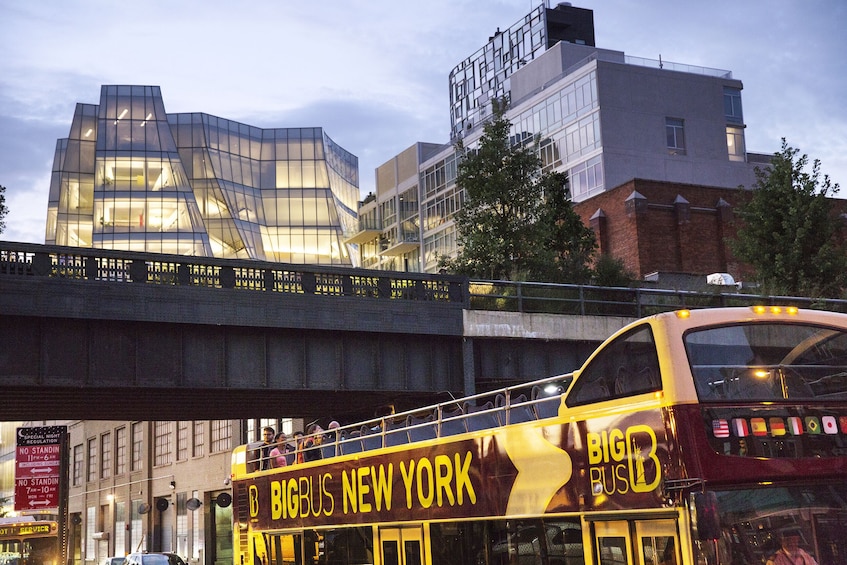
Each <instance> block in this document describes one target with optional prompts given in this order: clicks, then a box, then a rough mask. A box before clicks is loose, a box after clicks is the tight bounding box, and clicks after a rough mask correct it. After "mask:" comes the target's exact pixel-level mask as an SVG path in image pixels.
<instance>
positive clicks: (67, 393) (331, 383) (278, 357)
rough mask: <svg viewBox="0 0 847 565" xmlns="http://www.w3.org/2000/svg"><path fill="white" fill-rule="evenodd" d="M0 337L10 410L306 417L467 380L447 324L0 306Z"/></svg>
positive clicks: (4, 408) (428, 394)
mask: <svg viewBox="0 0 847 565" xmlns="http://www.w3.org/2000/svg"><path fill="white" fill-rule="evenodd" d="M0 343H2V344H3V348H2V350H0V367H2V368H3V370H2V375H0V387H2V389H3V401H2V402H0V420H6V421H13V420H33V419H42V418H48V419H63V418H69V419H109V420H111V419H121V420H133V419H145V420H149V419H158V418H157V416H158V417H160V418H161V419H218V418H221V419H224V418H244V417H251V416H256V417H258V416H267V417H270V416H273V415H285V416H286V417H306V418H308V417H311V416H315V417H317V416H327V415H332V414H350V413H351V412H357V413H360V412H362V411H366V412H372V411H373V410H374V408H375V407H377V406H379V405H382V404H389V403H391V404H399V405H401V406H409V407H411V406H416V405H418V406H419V405H421V404H427V403H431V402H434V401H436V400H443V398H437V392H434V391H451V392H452V393H459V392H461V391H462V390H463V380H462V379H463V372H462V341H461V338H459V337H454V336H427V335H409V334H406V335H404V334H391V333H388V334H366V333H362V332H344V331H337V330H336V331H328V330H304V329H292V328H256V327H233V326H208V325H196V324H175V323H160V322H139V321H115V320H91V319H89V320H84V319H68V318H32V317H23V316H4V315H0ZM365 415H366V416H370V414H365Z"/></svg>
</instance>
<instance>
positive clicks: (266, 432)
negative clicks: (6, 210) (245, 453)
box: [259, 426, 276, 471]
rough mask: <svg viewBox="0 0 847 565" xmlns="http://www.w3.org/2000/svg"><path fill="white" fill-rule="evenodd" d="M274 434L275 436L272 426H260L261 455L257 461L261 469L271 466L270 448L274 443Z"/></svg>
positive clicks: (264, 469)
mask: <svg viewBox="0 0 847 565" xmlns="http://www.w3.org/2000/svg"><path fill="white" fill-rule="evenodd" d="M274 436H276V430H274V429H273V428H272V427H270V426H265V427H264V428H262V446H261V447H260V450H261V454H262V455H261V459H260V461H259V469H260V470H261V471H266V470H268V469H271V468H272V467H273V465H272V464H271V449H273V445H274Z"/></svg>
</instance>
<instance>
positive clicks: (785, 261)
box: [730, 139, 847, 297]
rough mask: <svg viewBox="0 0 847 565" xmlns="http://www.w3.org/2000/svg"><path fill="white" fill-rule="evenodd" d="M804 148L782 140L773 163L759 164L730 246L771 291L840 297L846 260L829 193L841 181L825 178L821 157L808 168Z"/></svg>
mask: <svg viewBox="0 0 847 565" xmlns="http://www.w3.org/2000/svg"><path fill="white" fill-rule="evenodd" d="M799 152H800V151H799V149H794V148H792V147H789V146H788V144H787V143H786V141H785V139H783V140H782V149H781V150H780V151H778V152H777V153H775V154H774V157H773V160H772V161H771V164H770V165H769V166H768V167H766V168H765V169H764V170H761V169H756V184H755V186H754V189H753V190H751V191H745V192H742V201H741V203H740V205H739V207H738V209H737V212H736V213H737V217H738V219H739V220H740V224H739V227H738V232H737V237H736V239H735V240H734V241H731V242H730V245H731V247H732V249H733V251H734V252H735V254H736V256H737V257H738V258H739V259H740V260H742V261H744V262H746V263H748V264H749V265H751V266H752V267H753V269H754V270H755V276H756V278H757V280H758V281H759V283H760V284H761V285H762V287H763V290H764V291H765V292H767V293H770V294H782V295H797V296H812V297H834V296H840V295H841V292H842V290H843V288H844V283H845V274H844V273H845V267H846V266H847V260H845V253H844V249H843V247H842V246H840V245H839V244H838V243H837V239H836V235H837V230H838V223H837V219H836V218H835V217H834V216H833V213H832V203H831V202H830V200H829V199H828V198H827V197H828V196H829V195H834V194H836V193H837V192H838V184H832V183H831V182H830V179H829V176H827V175H823V179H821V173H820V161H818V160H815V161H814V163H813V165H812V170H811V173H808V172H806V170H805V169H806V168H807V165H808V162H809V158H808V156H807V155H802V156H799V157H798V154H799Z"/></svg>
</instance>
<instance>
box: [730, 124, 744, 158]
mask: <svg viewBox="0 0 847 565" xmlns="http://www.w3.org/2000/svg"><path fill="white" fill-rule="evenodd" d="M726 148H727V152H728V153H729V160H730V161H742V162H743V161H745V160H746V157H747V152H746V150H745V148H744V130H743V129H742V128H738V127H733V126H726Z"/></svg>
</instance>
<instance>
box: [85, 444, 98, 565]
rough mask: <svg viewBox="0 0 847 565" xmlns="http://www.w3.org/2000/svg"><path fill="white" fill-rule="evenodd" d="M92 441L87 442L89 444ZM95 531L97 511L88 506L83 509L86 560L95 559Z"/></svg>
mask: <svg viewBox="0 0 847 565" xmlns="http://www.w3.org/2000/svg"><path fill="white" fill-rule="evenodd" d="M91 441H94V440H89V443H90V442H91ZM96 531H97V509H96V508H95V507H93V506H89V507H88V508H86V509H85V557H86V560H91V561H93V560H94V559H96V558H97V553H95V550H94V548H95V547H96V543H97V542H96V541H95V540H94V532H96Z"/></svg>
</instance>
